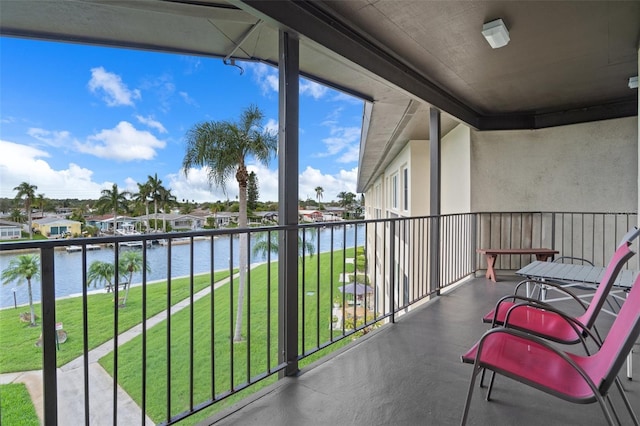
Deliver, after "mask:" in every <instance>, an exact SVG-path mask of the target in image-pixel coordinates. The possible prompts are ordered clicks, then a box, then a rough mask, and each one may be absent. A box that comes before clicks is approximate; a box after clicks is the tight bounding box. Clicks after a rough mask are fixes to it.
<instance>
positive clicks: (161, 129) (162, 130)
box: [136, 115, 167, 133]
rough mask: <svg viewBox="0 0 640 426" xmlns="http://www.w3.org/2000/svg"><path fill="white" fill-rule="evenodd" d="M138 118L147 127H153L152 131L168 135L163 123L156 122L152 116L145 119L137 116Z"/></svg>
mask: <svg viewBox="0 0 640 426" xmlns="http://www.w3.org/2000/svg"><path fill="white" fill-rule="evenodd" d="M136 118H137V119H138V121H139V122H140V123H142V124H144V125H146V126H147V127H151V128H152V129H156V130H157V131H158V132H159V133H167V129H165V127H164V126H163V125H162V123H160V122H159V121H156V120H155V119H154V118H153V117H151V116H148V117H143V116H141V115H136Z"/></svg>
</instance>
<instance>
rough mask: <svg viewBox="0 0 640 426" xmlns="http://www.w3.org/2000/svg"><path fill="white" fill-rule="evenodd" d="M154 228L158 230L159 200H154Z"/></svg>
mask: <svg viewBox="0 0 640 426" xmlns="http://www.w3.org/2000/svg"><path fill="white" fill-rule="evenodd" d="M153 229H155V230H156V232H157V231H158V201H157V200H155V199H154V200H153Z"/></svg>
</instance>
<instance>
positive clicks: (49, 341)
mask: <svg viewBox="0 0 640 426" xmlns="http://www.w3.org/2000/svg"><path fill="white" fill-rule="evenodd" d="M40 278H41V281H40V282H41V285H42V290H41V294H42V302H41V303H42V340H43V342H42V376H43V377H42V384H43V393H44V413H43V414H44V423H45V424H46V425H54V426H55V425H57V424H58V383H57V372H56V371H57V366H56V333H57V330H56V291H55V290H56V283H55V260H54V256H53V247H43V248H42V249H40Z"/></svg>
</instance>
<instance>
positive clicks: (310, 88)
mask: <svg viewBox="0 0 640 426" xmlns="http://www.w3.org/2000/svg"><path fill="white" fill-rule="evenodd" d="M328 91H329V88H328V87H327V86H323V85H321V84H318V83H316V82H313V81H309V80H305V79H303V78H301V79H300V94H301V95H309V96H311V97H312V98H313V99H316V100H317V99H320V98H322V97H323V96H324V95H326V94H327V92H328Z"/></svg>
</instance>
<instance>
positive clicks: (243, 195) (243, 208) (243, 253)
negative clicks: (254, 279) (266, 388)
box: [233, 167, 248, 342]
mask: <svg viewBox="0 0 640 426" xmlns="http://www.w3.org/2000/svg"><path fill="white" fill-rule="evenodd" d="M242 168H244V167H242ZM244 172H245V174H246V169H245V170H244ZM241 175H242V172H241V171H239V172H238V186H239V189H240V193H239V194H238V201H239V204H240V212H239V216H238V228H240V229H245V228H246V227H247V180H246V179H244V180H242V178H241ZM238 249H239V251H240V259H239V260H240V262H239V268H240V272H239V282H238V311H237V313H236V328H235V333H234V335H233V341H234V342H240V341H242V309H243V307H244V287H245V282H246V276H247V269H248V268H247V266H248V265H247V263H248V259H247V234H245V233H241V234H240V246H239V247H238Z"/></svg>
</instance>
